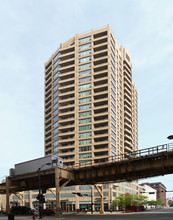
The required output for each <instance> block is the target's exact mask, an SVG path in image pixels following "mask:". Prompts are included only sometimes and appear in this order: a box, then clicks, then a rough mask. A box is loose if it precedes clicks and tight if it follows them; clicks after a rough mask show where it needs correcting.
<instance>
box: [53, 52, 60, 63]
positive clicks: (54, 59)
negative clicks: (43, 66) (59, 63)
mask: <svg viewBox="0 0 173 220" xmlns="http://www.w3.org/2000/svg"><path fill="white" fill-rule="evenodd" d="M59 56H60V53H58V54H57V55H56V56H55V57H54V58H53V61H54V62H55V61H56V60H57V59H58V57H59Z"/></svg>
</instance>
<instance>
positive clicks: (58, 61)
mask: <svg viewBox="0 0 173 220" xmlns="http://www.w3.org/2000/svg"><path fill="white" fill-rule="evenodd" d="M60 61H61V60H60V59H58V60H57V61H56V62H55V63H54V64H53V67H55V66H56V65H57V64H58V63H59V62H60Z"/></svg>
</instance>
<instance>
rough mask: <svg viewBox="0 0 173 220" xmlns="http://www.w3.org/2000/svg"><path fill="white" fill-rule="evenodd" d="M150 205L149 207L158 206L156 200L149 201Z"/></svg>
mask: <svg viewBox="0 0 173 220" xmlns="http://www.w3.org/2000/svg"><path fill="white" fill-rule="evenodd" d="M148 205H149V206H156V205H157V203H156V201H155V200H151V201H148Z"/></svg>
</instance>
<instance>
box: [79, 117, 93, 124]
mask: <svg viewBox="0 0 173 220" xmlns="http://www.w3.org/2000/svg"><path fill="white" fill-rule="evenodd" d="M89 122H91V118H85V119H79V124H85V123H89Z"/></svg>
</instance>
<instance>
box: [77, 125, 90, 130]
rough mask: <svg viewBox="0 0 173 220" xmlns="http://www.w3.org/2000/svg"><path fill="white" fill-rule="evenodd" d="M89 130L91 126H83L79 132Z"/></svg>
mask: <svg viewBox="0 0 173 220" xmlns="http://www.w3.org/2000/svg"><path fill="white" fill-rule="evenodd" d="M90 129H91V125H83V126H80V127H79V131H85V130H90Z"/></svg>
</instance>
